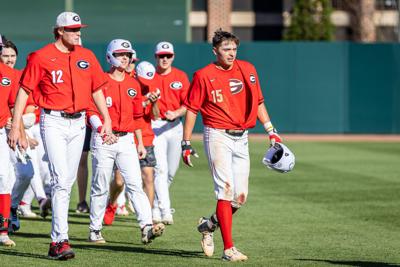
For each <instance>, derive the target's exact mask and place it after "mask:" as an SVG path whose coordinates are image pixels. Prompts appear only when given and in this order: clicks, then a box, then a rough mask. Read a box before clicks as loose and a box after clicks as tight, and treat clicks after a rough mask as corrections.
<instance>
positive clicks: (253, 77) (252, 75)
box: [250, 74, 256, 83]
mask: <svg viewBox="0 0 400 267" xmlns="http://www.w3.org/2000/svg"><path fill="white" fill-rule="evenodd" d="M250 82H251V83H256V76H255V75H254V74H250Z"/></svg>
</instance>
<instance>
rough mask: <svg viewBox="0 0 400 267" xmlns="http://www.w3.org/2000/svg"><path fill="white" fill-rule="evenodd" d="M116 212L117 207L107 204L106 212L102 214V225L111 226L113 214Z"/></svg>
mask: <svg viewBox="0 0 400 267" xmlns="http://www.w3.org/2000/svg"><path fill="white" fill-rule="evenodd" d="M116 211H117V205H112V204H108V205H107V208H106V212H105V213H104V218H103V222H104V225H112V224H113V222H114V218H115V212H116Z"/></svg>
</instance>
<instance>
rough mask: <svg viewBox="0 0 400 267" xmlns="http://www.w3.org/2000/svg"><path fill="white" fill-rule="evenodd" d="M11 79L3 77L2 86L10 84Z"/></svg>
mask: <svg viewBox="0 0 400 267" xmlns="http://www.w3.org/2000/svg"><path fill="white" fill-rule="evenodd" d="M10 84H11V80H10V79H9V78H7V77H3V78H1V85H2V86H10Z"/></svg>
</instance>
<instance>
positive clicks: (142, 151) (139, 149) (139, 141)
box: [135, 129, 147, 159]
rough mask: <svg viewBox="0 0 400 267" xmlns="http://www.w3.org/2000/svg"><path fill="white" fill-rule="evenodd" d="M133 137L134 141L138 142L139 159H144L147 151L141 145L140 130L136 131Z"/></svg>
mask: <svg viewBox="0 0 400 267" xmlns="http://www.w3.org/2000/svg"><path fill="white" fill-rule="evenodd" d="M135 136H136V139H137V140H138V145H137V151H138V156H139V159H144V158H146V154H147V151H146V148H145V147H144V144H143V136H142V129H136V130H135Z"/></svg>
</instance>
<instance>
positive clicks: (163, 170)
mask: <svg viewBox="0 0 400 267" xmlns="http://www.w3.org/2000/svg"><path fill="white" fill-rule="evenodd" d="M155 57H156V61H157V66H156V70H157V73H156V76H155V78H154V80H155V81H154V86H156V88H159V89H160V91H161V97H160V99H159V100H158V107H159V109H160V118H159V119H158V120H153V121H152V128H153V131H154V134H155V139H154V142H153V144H154V153H155V155H156V160H157V165H156V168H155V180H154V185H155V192H156V201H155V202H154V207H153V221H154V222H160V221H162V222H163V223H164V224H173V222H174V221H173V217H172V213H171V201H170V196H169V186H170V185H171V183H172V180H173V178H174V176H175V174H176V171H177V170H178V167H179V160H180V153H181V147H180V145H179V143H180V142H181V141H182V123H181V121H180V118H181V117H182V116H183V115H185V112H186V107H184V106H182V104H183V101H184V99H185V97H186V94H187V90H188V88H189V79H188V77H187V75H186V73H184V72H183V71H181V70H179V69H177V68H174V67H172V62H173V61H174V58H175V54H174V47H173V46H172V44H171V43H169V42H160V43H158V44H157V46H156V50H155Z"/></svg>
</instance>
